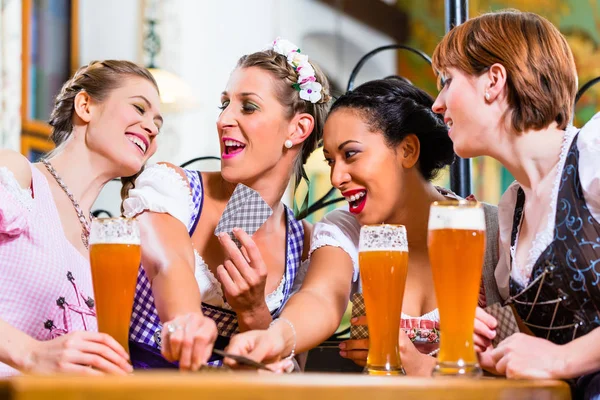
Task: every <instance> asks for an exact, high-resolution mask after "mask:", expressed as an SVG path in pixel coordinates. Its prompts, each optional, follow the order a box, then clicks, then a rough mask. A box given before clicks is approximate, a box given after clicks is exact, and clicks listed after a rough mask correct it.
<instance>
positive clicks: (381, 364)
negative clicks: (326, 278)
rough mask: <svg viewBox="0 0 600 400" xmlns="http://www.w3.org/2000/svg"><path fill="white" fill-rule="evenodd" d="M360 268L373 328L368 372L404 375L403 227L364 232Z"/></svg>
mask: <svg viewBox="0 0 600 400" xmlns="http://www.w3.org/2000/svg"><path fill="white" fill-rule="evenodd" d="M360 240H361V241H360V245H359V250H360V251H359V267H360V277H361V282H362V290H363V297H364V300H365V308H366V314H367V323H368V328H369V354H368V358H367V366H366V368H365V372H367V373H369V374H372V375H400V374H403V368H402V361H401V359H400V349H399V344H398V337H399V333H400V319H401V315H402V299H403V298H404V286H405V283H406V274H407V270H408V245H407V243H406V230H405V229H404V227H403V226H393V225H379V226H366V227H363V228H362V229H361V239H360Z"/></svg>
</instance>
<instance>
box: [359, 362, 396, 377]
mask: <svg viewBox="0 0 600 400" xmlns="http://www.w3.org/2000/svg"><path fill="white" fill-rule="evenodd" d="M363 374H367V375H372V376H402V375H406V372H405V371H404V368H403V367H400V368H397V367H389V366H385V367H377V366H373V365H367V366H366V367H365V369H364V370H363Z"/></svg>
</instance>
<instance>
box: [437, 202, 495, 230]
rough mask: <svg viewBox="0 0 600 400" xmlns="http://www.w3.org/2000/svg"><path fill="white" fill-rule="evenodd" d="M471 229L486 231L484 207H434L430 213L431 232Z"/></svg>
mask: <svg viewBox="0 0 600 400" xmlns="http://www.w3.org/2000/svg"><path fill="white" fill-rule="evenodd" d="M436 229H469V230H476V231H484V230H485V215H484V213H483V208H482V207H440V206H435V205H434V206H432V207H431V211H430V213H429V230H436Z"/></svg>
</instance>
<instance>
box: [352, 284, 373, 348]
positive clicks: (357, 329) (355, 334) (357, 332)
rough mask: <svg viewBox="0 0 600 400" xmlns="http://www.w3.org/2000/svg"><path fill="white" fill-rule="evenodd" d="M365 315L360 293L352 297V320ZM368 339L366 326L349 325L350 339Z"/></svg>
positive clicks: (363, 302)
mask: <svg viewBox="0 0 600 400" xmlns="http://www.w3.org/2000/svg"><path fill="white" fill-rule="evenodd" d="M363 315H367V310H366V309H365V300H364V298H363V295H362V293H354V296H352V318H354V317H361V316H363ZM368 337H369V328H368V327H367V326H366V325H350V339H366V338H368Z"/></svg>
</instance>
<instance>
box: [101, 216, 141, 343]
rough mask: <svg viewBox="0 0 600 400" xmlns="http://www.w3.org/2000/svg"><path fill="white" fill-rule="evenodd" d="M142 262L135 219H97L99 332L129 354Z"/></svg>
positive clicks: (138, 232)
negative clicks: (132, 320)
mask: <svg viewBox="0 0 600 400" xmlns="http://www.w3.org/2000/svg"><path fill="white" fill-rule="evenodd" d="M140 260H141V249H140V229H139V226H138V224H137V221H136V220H135V219H131V218H98V219H94V220H93V221H92V226H91V232H90V263H91V266H92V280H93V283H94V296H95V299H96V315H97V318H98V331H100V332H103V333H107V334H109V335H110V336H112V337H113V338H115V340H116V341H117V342H119V344H121V346H123V348H124V349H125V350H126V351H128V352H129V346H128V343H129V340H128V337H129V321H130V320H131V311H132V308H133V298H134V295H135V286H136V282H137V275H138V269H139V266H140Z"/></svg>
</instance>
